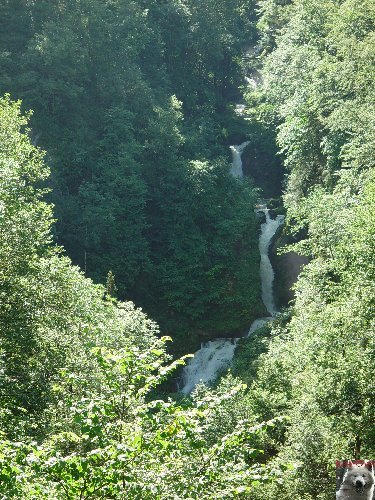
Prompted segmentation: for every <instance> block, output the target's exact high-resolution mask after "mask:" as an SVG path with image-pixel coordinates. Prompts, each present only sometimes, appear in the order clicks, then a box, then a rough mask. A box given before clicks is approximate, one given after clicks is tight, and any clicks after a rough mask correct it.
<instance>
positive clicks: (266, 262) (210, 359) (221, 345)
mask: <svg viewBox="0 0 375 500" xmlns="http://www.w3.org/2000/svg"><path fill="white" fill-rule="evenodd" d="M248 144H249V142H244V143H242V144H240V145H238V146H230V149H231V151H232V155H233V162H232V167H231V174H232V175H233V176H234V177H243V171H242V159H241V155H242V152H243V150H244V149H245V148H246V146H247V145H248ZM256 212H263V213H264V214H265V216H266V221H265V222H264V223H263V224H262V225H261V234H260V237H259V253H260V258H261V261H260V269H259V274H260V280H261V284H262V300H263V303H264V305H265V307H266V309H267V311H268V313H269V314H270V316H269V317H266V318H258V319H256V320H255V321H253V323H252V324H251V326H250V329H249V332H248V334H247V336H249V335H250V334H252V333H253V332H254V331H255V330H257V329H258V328H261V327H262V326H263V325H264V324H266V323H267V322H268V321H272V317H273V316H275V315H276V314H277V309H276V306H275V302H274V297H273V289H272V285H273V280H274V271H273V268H272V264H271V261H270V259H269V256H268V251H269V247H270V244H271V241H272V238H273V236H274V234H275V233H276V231H277V228H278V227H279V226H280V225H281V224H282V223H283V220H284V217H283V216H281V215H278V216H277V217H276V219H271V217H270V214H269V209H268V208H267V206H266V205H258V207H257V209H256ZM238 340H239V339H238V338H230V339H228V338H218V339H215V340H210V341H209V342H206V343H204V344H202V346H201V348H200V349H199V350H198V351H197V352H196V353H195V354H194V358H192V359H191V360H190V361H189V362H188V363H187V365H186V366H185V367H184V369H183V372H182V377H181V378H182V384H181V389H180V391H181V392H182V393H183V394H190V393H191V392H192V391H193V390H194V388H195V386H196V385H197V384H199V383H203V384H210V383H212V382H214V381H215V379H216V378H217V376H218V375H219V374H220V373H221V372H222V371H224V370H226V369H227V368H229V367H230V365H231V362H232V359H233V356H234V352H235V350H236V347H237V343H238Z"/></svg>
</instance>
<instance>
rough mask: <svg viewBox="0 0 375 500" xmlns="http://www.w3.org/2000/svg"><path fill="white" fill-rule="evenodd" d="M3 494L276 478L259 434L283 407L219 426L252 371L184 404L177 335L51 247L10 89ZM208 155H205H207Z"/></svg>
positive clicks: (2, 104)
mask: <svg viewBox="0 0 375 500" xmlns="http://www.w3.org/2000/svg"><path fill="white" fill-rule="evenodd" d="M0 123H1V127H0V139H1V141H0V172H1V177H0V201H1V205H0V207H1V212H0V234H1V242H2V246H1V253H0V270H1V294H2V295H1V298H2V300H1V309H0V320H1V322H0V325H1V330H0V341H1V343H0V349H1V350H0V355H1V358H0V374H1V379H0V381H1V391H0V407H1V411H0V496H1V498H7V499H8V498H15V499H18V498H26V499H34V498H45V499H50V498H56V499H60V498H61V499H67V498H69V499H76V498H81V499H82V498H85V499H88V498H146V499H154V498H165V499H167V498H187V497H189V498H212V496H213V495H220V496H222V497H232V496H234V495H236V496H240V497H241V496H244V495H246V494H247V492H249V491H251V490H252V489H253V487H255V484H258V483H259V482H264V481H267V482H272V481H273V478H274V475H272V474H271V473H266V470H265V467H264V466H262V465H260V464H258V463H257V458H258V457H259V456H260V454H261V453H262V449H261V448H260V447H259V445H260V443H261V440H260V439H259V436H261V435H262V433H264V431H265V429H267V428H268V427H274V426H275V425H276V424H277V423H278V421H277V419H276V420H275V419H273V420H270V421H268V422H264V423H262V424H261V425H255V426H253V425H252V423H251V422H249V421H248V420H246V419H243V420H241V421H240V422H233V423H232V425H231V426H229V427H225V428H224V427H223V429H222V431H220V432H216V422H217V419H218V418H220V417H219V416H220V414H221V412H222V410H223V408H224V407H225V406H226V405H229V406H230V402H231V401H232V400H233V399H235V398H237V399H238V398H239V397H240V395H241V394H243V392H244V386H243V384H241V383H239V382H237V384H231V385H230V386H228V387H227V388H226V390H219V391H216V392H214V391H207V390H206V391H205V392H204V393H202V394H201V395H197V397H196V398H195V400H194V401H192V402H191V401H182V402H181V403H180V404H178V403H176V402H174V401H172V400H171V399H168V400H166V401H163V400H160V399H156V397H155V388H156V387H157V386H159V385H160V383H161V382H162V381H163V380H165V379H166V378H167V377H168V376H169V374H170V373H171V372H172V371H173V370H174V369H175V368H176V367H177V366H178V365H180V364H182V363H183V360H178V361H175V362H173V363H172V364H169V363H170V356H169V355H167V354H166V349H165V342H166V341H167V340H168V339H167V338H165V337H163V338H161V339H160V338H158V336H157V334H158V328H157V326H156V325H155V323H153V322H152V321H150V320H148V319H147V317H146V316H145V315H144V313H142V312H141V311H140V310H137V309H135V308H134V306H133V304H132V303H129V302H128V303H120V302H119V303H117V302H116V301H115V300H114V299H113V298H111V297H110V296H109V295H108V290H111V289H112V290H113V277H111V275H109V276H108V280H107V291H106V290H105V288H104V287H103V286H100V285H94V284H93V283H92V282H91V281H90V280H89V279H87V278H85V277H84V276H83V274H82V272H81V271H79V269H78V268H76V267H73V266H72V264H71V262H70V261H69V259H68V258H66V257H63V256H61V251H60V250H59V249H58V248H55V247H53V246H51V236H50V228H51V222H52V219H51V206H50V205H48V204H46V203H45V202H44V201H43V200H42V196H43V194H44V191H43V190H41V189H40V188H39V187H38V185H39V184H40V182H41V181H43V180H44V179H45V178H46V176H47V175H48V169H47V168H46V167H45V165H44V162H43V154H42V152H41V151H40V150H39V149H37V148H35V147H34V146H32V145H31V144H30V141H29V138H28V136H27V130H26V131H25V130H24V128H25V126H26V124H27V118H25V117H23V116H22V115H21V113H20V103H15V102H12V101H10V99H9V98H8V97H6V98H3V99H0ZM202 168H203V167H202Z"/></svg>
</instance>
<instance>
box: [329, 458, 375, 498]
mask: <svg viewBox="0 0 375 500" xmlns="http://www.w3.org/2000/svg"><path fill="white" fill-rule="evenodd" d="M374 484H375V477H374V467H373V464H372V462H367V463H364V464H363V465H351V464H349V467H348V468H347V470H346V472H345V474H344V478H343V480H342V483H341V487H340V489H339V490H338V491H337V493H336V500H372V497H373V493H374Z"/></svg>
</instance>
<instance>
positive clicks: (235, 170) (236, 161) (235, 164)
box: [230, 141, 250, 177]
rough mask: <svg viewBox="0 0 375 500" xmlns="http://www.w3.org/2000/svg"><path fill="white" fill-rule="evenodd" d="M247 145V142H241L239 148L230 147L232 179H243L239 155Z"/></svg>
mask: <svg viewBox="0 0 375 500" xmlns="http://www.w3.org/2000/svg"><path fill="white" fill-rule="evenodd" d="M248 144H250V142H249V141H247V142H243V143H242V144H240V145H239V146H230V150H231V151H232V157H233V161H232V166H231V168H230V173H231V174H232V175H233V177H243V172H242V159H241V155H242V152H243V150H244V149H245V148H246V146H247V145H248Z"/></svg>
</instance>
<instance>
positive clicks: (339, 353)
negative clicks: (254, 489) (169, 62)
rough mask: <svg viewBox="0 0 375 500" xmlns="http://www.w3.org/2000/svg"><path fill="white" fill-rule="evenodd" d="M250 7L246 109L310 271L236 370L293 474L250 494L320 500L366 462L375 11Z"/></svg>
mask: <svg viewBox="0 0 375 500" xmlns="http://www.w3.org/2000/svg"><path fill="white" fill-rule="evenodd" d="M260 5H261V13H262V15H261V18H260V20H259V27H260V28H261V30H262V37H261V42H260V43H261V44H262V49H263V55H262V76H263V84H262V86H261V88H260V89H257V92H256V93H254V92H250V99H249V105H250V106H252V109H251V113H252V114H253V115H255V116H258V117H259V118H260V119H261V120H265V121H266V123H268V124H273V125H274V127H275V128H276V130H277V143H278V146H279V150H280V152H281V153H282V155H283V158H284V164H285V166H286V168H287V177H286V186H285V193H284V204H285V207H286V209H287V230H288V231H289V233H291V234H292V235H297V237H298V239H300V241H299V243H297V244H295V245H293V249H294V250H295V251H297V252H298V253H300V254H302V255H306V256H308V257H309V258H310V263H309V264H308V265H306V266H305V268H304V271H303V273H302V275H301V276H300V279H299V281H298V283H297V286H296V300H295V304H294V306H293V307H292V309H291V313H292V315H291V318H290V321H288V323H287V325H284V326H283V325H282V324H281V325H280V324H277V325H276V324H275V325H274V327H273V331H272V332H271V337H270V338H269V339H266V338H265V340H264V341H263V343H264V342H265V345H266V348H267V352H265V353H263V354H262V355H261V356H260V357H257V351H259V349H261V350H264V349H265V348H264V345H263V346H262V344H261V343H259V339H257V338H256V339H255V344H253V345H251V346H250V340H248V341H247V342H246V343H247V344H248V346H247V347H246V344H245V346H244V347H242V348H241V350H240V351H239V358H238V361H237V363H236V365H235V368H236V369H237V373H238V371H240V373H239V374H240V375H241V372H242V378H244V379H246V380H249V376H250V378H252V379H253V382H252V383H251V387H250V391H249V395H248V396H247V397H248V403H247V406H248V408H252V409H253V412H254V413H255V414H256V415H259V417H260V418H264V417H265V418H267V417H266V415H267V414H269V413H270V414H285V415H287V416H288V417H289V420H288V423H287V425H286V427H285V430H284V432H283V434H281V435H279V436H276V439H273V440H272V438H275V436H274V435H271V434H270V439H271V447H272V449H273V453H274V454H275V455H276V458H274V459H272V461H271V463H272V462H273V463H277V462H278V461H279V460H281V461H285V459H286V458H287V459H288V460H290V461H291V462H292V463H294V464H295V466H296V468H295V469H294V470H293V471H290V472H288V473H286V474H285V475H284V477H283V481H282V482H281V483H279V484H278V485H277V484H276V483H275V484H274V485H273V486H272V487H271V488H266V489H264V490H263V491H262V492H261V493H260V494H259V498H262V499H264V498H269V499H270V500H271V499H273V498H285V499H290V498H304V499H317V498H318V499H319V498H321V499H328V498H331V497H333V495H334V484H335V483H334V461H335V459H343V458H347V457H354V458H367V457H372V456H374V454H375V448H374V443H375V435H374V420H373V415H374V405H375V401H374V392H373V390H372V384H371V378H372V374H373V372H374V368H375V366H374V359H375V356H374V354H375V344H374V330H375V324H374V317H375V316H374V307H375V288H374V283H375V280H374V278H375V274H374V273H375V267H374V254H375V224H374V213H375V206H374V203H375V197H374V196H375V176H374V170H373V167H374V166H375V149H374V136H373V130H374V120H375V110H374V102H375V100H374V97H375V96H374V84H375V81H374V75H375V58H374V21H375V10H374V4H373V2H371V1H368V2H367V1H364V2H362V1H361V2H358V1H355V0H345V1H331V0H325V1H321V0H319V1H315V0H313V1H311V0H308V1H307V0H306V1H305V0H296V1H294V2H292V3H290V2H279V1H277V0H263V1H261V2H260ZM257 113H258V114H257ZM257 345H258V346H259V347H257ZM246 356H247V357H246ZM246 359H247V362H248V364H249V366H250V372H249V371H247V370H246V368H245V367H244V360H246ZM254 368H255V369H256V375H254ZM241 405H243V403H241ZM249 411H250V410H249ZM254 498H257V496H256V495H255V496H254Z"/></svg>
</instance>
